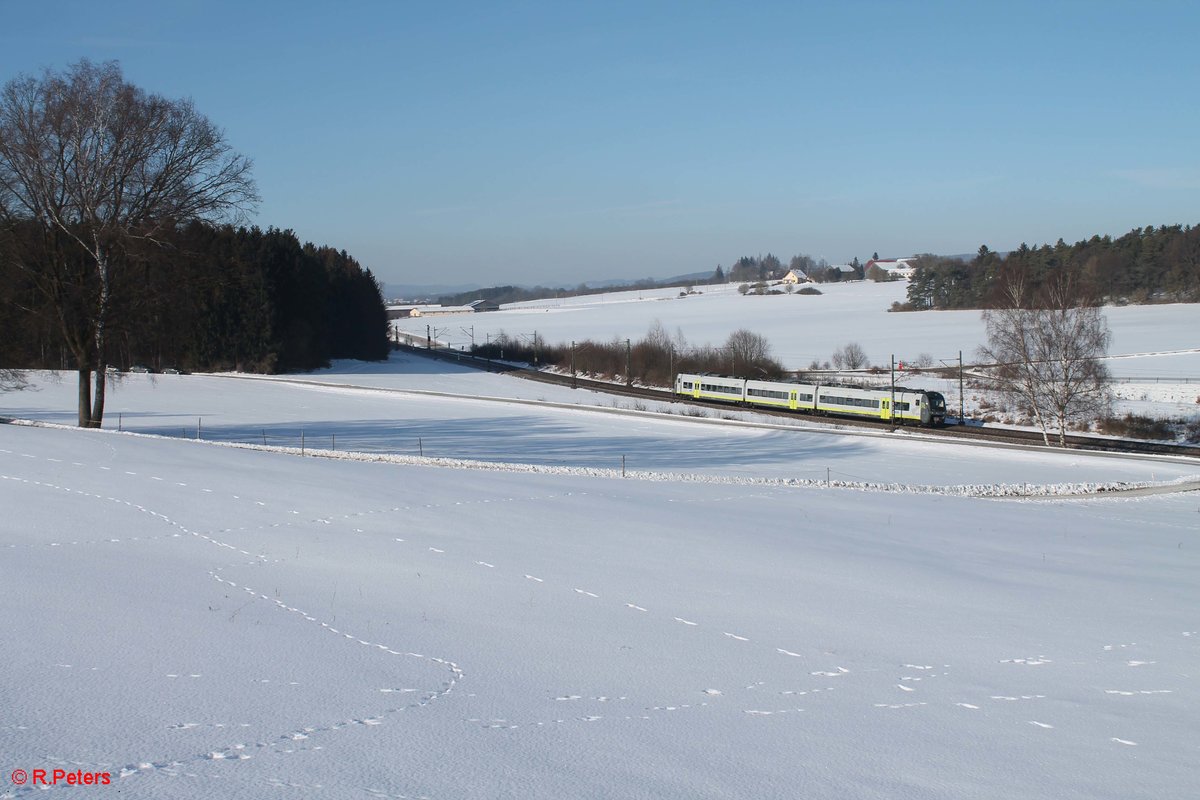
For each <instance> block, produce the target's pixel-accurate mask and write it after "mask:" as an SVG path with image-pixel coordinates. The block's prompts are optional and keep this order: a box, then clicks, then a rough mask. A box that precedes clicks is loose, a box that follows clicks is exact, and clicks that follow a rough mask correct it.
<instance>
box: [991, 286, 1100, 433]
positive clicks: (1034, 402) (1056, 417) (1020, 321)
mask: <svg viewBox="0 0 1200 800" xmlns="http://www.w3.org/2000/svg"><path fill="white" fill-rule="evenodd" d="M1007 281H1008V283H1007V284H1006V285H1005V287H1004V295H1003V297H1004V301H1003V305H1002V307H1000V308H996V309H991V310H988V311H985V312H983V322H984V325H985V326H986V328H987V338H988V343H987V345H985V346H983V347H981V348H980V350H979V355H980V358H981V359H982V360H983V361H985V362H990V363H992V364H993V365H994V366H993V367H992V368H991V369H992V383H993V385H994V386H995V388H997V389H999V390H1000V391H1003V392H1005V393H1006V394H1008V395H1010V396H1012V397H1015V398H1017V399H1018V400H1019V401H1020V403H1021V404H1022V405H1023V406H1025V407H1026V408H1028V409H1029V411H1030V413H1031V414H1032V415H1033V417H1034V420H1035V421H1036V422H1037V424H1038V427H1039V428H1041V431H1042V441H1043V442H1045V443H1046V444H1047V445H1049V444H1050V431H1051V430H1052V429H1056V430H1057V431H1058V443H1059V445H1060V446H1062V447H1066V446H1067V439H1066V437H1067V428H1068V426H1069V425H1070V423H1071V422H1075V421H1079V420H1094V419H1098V418H1099V417H1101V416H1103V415H1105V414H1107V413H1108V411H1109V409H1110V408H1111V405H1112V395H1111V390H1110V388H1109V372H1108V368H1107V367H1106V366H1105V364H1104V362H1103V360H1102V359H1103V358H1104V356H1105V355H1107V353H1108V344H1109V341H1110V338H1111V336H1110V334H1109V330H1108V323H1107V322H1106V320H1105V319H1104V315H1103V314H1102V313H1101V312H1100V309H1099V308H1098V307H1096V306H1084V305H1079V304H1077V302H1076V300H1075V299H1074V297H1073V293H1072V291H1071V287H1070V285H1069V283H1066V282H1059V283H1056V284H1053V285H1052V286H1051V287H1050V288H1049V289H1048V290H1047V292H1046V294H1045V296H1044V297H1043V298H1042V299H1041V301H1040V302H1038V303H1026V302H1025V301H1024V294H1025V292H1024V282H1023V281H1022V280H1021V278H1020V277H1019V276H1008V278H1007ZM1028 305H1032V306H1034V307H1027V306H1028Z"/></svg>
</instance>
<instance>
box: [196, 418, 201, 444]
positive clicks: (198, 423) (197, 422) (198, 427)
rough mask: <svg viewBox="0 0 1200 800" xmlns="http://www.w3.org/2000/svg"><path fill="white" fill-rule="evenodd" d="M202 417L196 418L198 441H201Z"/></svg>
mask: <svg viewBox="0 0 1200 800" xmlns="http://www.w3.org/2000/svg"><path fill="white" fill-rule="evenodd" d="M200 419H201V418H200V417H196V440H197V441H199V439H200Z"/></svg>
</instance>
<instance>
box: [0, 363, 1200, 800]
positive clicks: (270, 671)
mask: <svg viewBox="0 0 1200 800" xmlns="http://www.w3.org/2000/svg"><path fill="white" fill-rule="evenodd" d="M397 367H399V369H397ZM306 377H307V378H308V379H309V380H320V381H322V382H325V383H339V382H340V383H342V384H347V383H351V384H355V385H358V386H370V385H374V386H376V387H382V388H385V389H388V390H390V391H378V390H372V389H369V388H361V389H359V388H349V387H347V386H345V385H343V386H341V387H337V386H332V387H331V386H301V385H297V384H295V383H292V382H288V381H281V380H242V379H237V378H230V377H209V376H158V377H156V378H153V379H152V378H151V377H149V376H129V377H128V378H127V379H126V380H125V381H123V382H122V383H121V384H119V385H118V386H117V387H116V389H115V391H114V392H113V394H112V395H111V398H110V406H109V409H110V411H109V415H110V416H109V421H110V422H114V423H115V421H116V420H117V419H120V421H121V427H122V428H125V429H126V430H128V429H136V430H139V431H145V432H155V433H160V434H167V435H169V436H175V437H179V438H160V437H148V436H138V435H131V434H129V433H128V432H126V433H118V432H115V431H110V430H106V431H79V430H71V429H60V428H54V427H28V426H19V425H11V424H9V425H0V508H3V509H4V512H5V513H4V516H3V520H2V521H0V574H2V575H3V576H4V583H5V591H4V593H3V595H2V596H3V601H2V602H3V606H2V607H0V608H2V611H3V614H2V618H3V619H4V620H5V623H4V629H3V630H4V634H3V638H2V639H0V641H2V642H3V644H4V646H5V647H4V649H5V653H6V657H5V662H6V663H5V669H4V670H3V671H2V672H0V697H3V698H4V702H3V703H2V704H0V753H3V754H4V767H5V768H4V771H3V774H2V775H0V797H25V796H29V795H32V794H33V793H34V792H35V791H36V790H35V789H33V788H31V787H30V786H29V785H28V784H25V785H17V784H15V783H13V782H12V778H11V777H9V776H10V775H11V773H12V771H14V770H26V771H27V772H28V773H30V774H33V771H34V770H35V769H45V770H48V771H52V770H54V769H56V768H57V769H62V770H63V771H64V772H74V771H76V770H83V771H86V772H95V773H104V772H107V773H109V774H110V776H111V780H112V782H113V784H114V785H110V786H99V787H95V786H89V787H82V788H78V789H76V788H68V787H61V786H60V787H58V788H56V790H55V793H56V794H63V795H64V796H68V797H74V796H79V797H95V796H103V795H104V794H107V793H115V792H119V793H120V795H121V796H123V797H136V798H207V797H216V796H219V797H228V798H261V797H264V796H271V797H306V798H307V797H329V798H341V797H346V798H355V797H363V798H372V797H377V798H379V797H397V798H398V797H430V798H494V797H530V798H563V797H613V798H617V797H620V798H704V797H714V798H715V797H755V798H795V797H847V798H850V797H853V798H864V797H865V798H963V797H971V798H1011V797H1014V796H1021V797H1036V798H1056V799H1057V798H1089V799H1090V798H1121V799H1122V800H1124V799H1125V798H1137V797H1144V798H1156V800H1157V799H1160V798H1168V799H1169V798H1180V799H1182V798H1190V797H1192V796H1194V792H1195V785H1196V783H1195V768H1194V765H1195V763H1196V759H1197V757H1198V756H1200V728H1198V727H1197V726H1196V723H1195V712H1196V708H1197V703H1198V701H1200V680H1198V678H1200V624H1198V623H1200V620H1198V619H1197V615H1196V609H1197V608H1200V581H1197V580H1196V576H1197V570H1198V568H1200V540H1198V538H1197V532H1198V530H1200V524H1198V522H1197V520H1200V501H1198V499H1197V494H1196V493H1195V492H1191V493H1176V494H1162V495H1155V496H1149V497H1136V498H1133V497H1128V498H1107V499H1086V500H1078V499H1077V500H1069V501H1064V500H1023V501H1022V500H994V499H981V498H975V497H954V496H949V495H947V494H916V493H909V492H905V491H865V490H862V489H845V488H824V487H821V486H811V485H808V486H788V485H778V484H777V483H773V482H772V481H771V480H769V479H771V478H775V477H780V476H789V475H790V476H795V477H806V476H807V475H809V474H811V473H816V477H818V478H823V477H824V474H825V468H826V466H830V467H831V469H833V470H835V472H834V474H833V478H834V479H835V480H837V479H839V478H841V479H842V480H847V481H850V480H851V478H852V477H859V478H863V479H866V480H868V481H876V480H877V479H881V478H882V479H884V480H885V481H887V482H891V483H898V484H912V485H917V486H949V485H958V484H964V483H995V482H1001V483H1003V482H1007V483H1020V484H1024V483H1026V482H1028V483H1033V484H1062V483H1084V482H1104V481H1147V480H1154V481H1158V482H1163V481H1167V480H1171V479H1176V478H1182V477H1184V476H1186V475H1188V474H1193V475H1194V474H1195V473H1196V472H1197V471H1200V470H1197V468H1196V465H1195V463H1194V462H1193V463H1192V464H1187V463H1184V462H1179V461H1176V462H1167V461H1150V460H1135V459H1114V458H1098V457H1088V456H1083V455H1081V454H1077V453H1075V454H1052V455H1051V454H1024V453H1020V452H1018V451H1009V450H991V449H986V448H980V447H963V446H947V445H934V444H929V443H924V442H921V441H918V440H915V439H914V438H913V437H911V436H907V437H862V436H842V435H838V434H830V433H820V432H813V431H795V430H777V429H770V428H754V427H745V426H736V425H730V424H727V423H724V421H722V420H714V419H709V420H707V421H697V420H692V419H688V418H682V417H658V416H652V415H650V414H641V413H633V414H629V413H627V412H628V411H629V409H624V410H622V412H623V413H619V414H618V413H615V412H617V411H618V409H613V408H612V407H611V404H609V407H608V408H607V409H605V410H603V411H600V410H588V409H585V408H567V407H559V406H552V405H551V402H563V403H564V404H569V403H572V402H578V401H579V397H578V396H577V395H578V393H571V392H570V390H566V389H553V388H552V387H542V386H536V387H531V386H530V385H529V384H526V383H524V382H520V381H516V380H515V379H510V378H503V377H499V376H491V375H480V374H479V373H468V372H464V371H459V370H456V369H453V368H451V367H450V366H449V365H427V366H426V367H425V368H424V372H423V374H421V373H420V372H418V371H417V369H416V365H415V364H413V363H409V362H405V361H402V362H398V363H397V364H393V365H392V366H391V367H390V368H389V367H386V366H375V367H364V368H362V369H358V370H351V369H347V368H346V367H345V365H343V367H342V369H340V370H339V371H337V372H333V371H330V372H326V373H324V374H321V375H313V376H306ZM421 390H427V391H454V392H467V393H470V394H472V395H476V397H471V398H464V399H450V398H446V397H440V396H436V395H429V394H420V393H418V392H419V391H421ZM73 391H74V388H73V386H72V384H71V382H70V379H69V378H68V380H66V381H64V382H63V383H61V384H58V385H55V384H53V383H49V384H48V383H46V382H45V381H42V382H41V388H40V391H38V392H36V393H28V392H26V393H21V394H15V395H6V396H4V398H3V403H4V408H3V409H2V411H0V413H4V414H6V415H10V416H12V415H17V416H23V417H33V418H40V419H42V420H45V421H65V422H70V421H71V418H72V411H71V408H72V402H73ZM529 392H532V393H534V395H533V396H529V394H527V393H529ZM522 395H524V397H525V399H527V400H531V401H532V403H520V402H514V401H513V398H518V399H519V398H520V397H521V396H522ZM485 397H493V398H501V399H500V400H496V399H490V400H489V399H483V398H485ZM538 397H543V398H544V401H539V399H538ZM198 417H199V418H201V428H202V430H201V434H202V436H204V437H206V438H207V437H212V438H214V439H218V440H221V441H226V442H228V441H232V440H246V441H253V439H254V436H255V434H260V435H261V433H262V432H263V431H266V433H267V438H268V443H269V444H295V442H294V440H288V439H287V437H288V436H289V435H290V434H289V433H288V431H295V430H296V429H297V428H303V429H304V430H305V431H306V436H307V437H308V442H309V444H308V446H309V447H310V448H311V447H324V446H325V445H324V443H322V442H320V441H319V440H320V439H322V438H324V437H326V436H331V437H332V436H336V439H337V443H338V449H339V450H341V449H345V448H348V447H352V446H355V447H357V446H360V445H361V446H362V449H373V450H374V452H390V453H401V454H404V455H409V456H411V455H412V454H413V448H412V446H411V439H413V438H414V437H419V438H420V439H421V441H422V443H423V445H424V446H426V447H428V448H429V449H430V450H432V451H433V452H432V453H430V452H427V453H426V455H435V456H449V457H461V458H475V459H482V460H485V461H492V462H521V463H531V464H540V465H542V466H543V467H544V471H542V472H517V471H513V469H512V468H506V467H503V466H501V465H500V464H498V463H497V465H496V466H495V467H494V468H488V467H487V466H486V465H483V466H482V468H480V467H478V466H477V467H475V468H470V469H468V468H466V467H465V465H464V466H463V467H457V466H454V465H453V463H450V462H443V463H441V464H440V465H434V464H427V463H423V462H420V460H419V459H416V460H415V461H416V462H417V463H411V464H397V463H363V462H356V461H343V460H333V459H327V458H310V457H300V456H298V455H293V454H288V453H285V452H276V451H269V450H251V449H244V448H232V447H228V446H219V445H217V444H212V443H208V442H196V441H185V440H183V439H182V437H183V435H184V434H185V433H187V434H190V435H192V436H194V434H195V424H196V418H198ZM330 444H332V442H331V443H330ZM619 455H625V456H626V457H627V460H628V461H629V462H630V467H631V471H630V472H629V474H628V476H627V477H625V478H621V477H620V472H619V468H618V467H617V465H616V457H617V456H619ZM582 467H592V468H595V467H603V468H605V471H603V472H595V471H594V470H593V472H592V473H591V474H586V473H585V471H584V470H583V469H581V468H582ZM634 470H637V471H636V472H635V471H634ZM641 470H652V471H654V472H656V473H668V472H669V473H684V474H685V475H686V477H687V479H665V480H664V479H662V477H663V476H662V475H661V474H658V475H655V476H645V475H642V474H641V472H640V471H641ZM838 471H840V472H842V473H844V475H843V476H839V475H838V474H837V472H838ZM845 475H849V476H851V477H845ZM651 477H653V478H655V479H653V480H651V479H648V478H651ZM735 479H736V480H735Z"/></svg>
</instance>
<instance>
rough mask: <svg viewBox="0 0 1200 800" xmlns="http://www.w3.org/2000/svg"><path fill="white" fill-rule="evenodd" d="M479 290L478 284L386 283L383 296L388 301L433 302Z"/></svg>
mask: <svg viewBox="0 0 1200 800" xmlns="http://www.w3.org/2000/svg"><path fill="white" fill-rule="evenodd" d="M479 288H481V287H480V285H479V284H478V283H461V284H441V283H426V284H419V283H385V284H384V285H383V296H384V297H385V298H387V299H388V300H432V299H433V298H436V297H439V296H440V295H445V294H461V293H462V292H473V291H475V290H476V289H479Z"/></svg>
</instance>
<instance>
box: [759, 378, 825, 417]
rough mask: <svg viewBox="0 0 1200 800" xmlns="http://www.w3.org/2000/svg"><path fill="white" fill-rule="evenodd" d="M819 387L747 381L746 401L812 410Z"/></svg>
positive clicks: (775, 406)
mask: <svg viewBox="0 0 1200 800" xmlns="http://www.w3.org/2000/svg"><path fill="white" fill-rule="evenodd" d="M816 394H817V387H816V386H815V385H814V384H807V383H784V382H780V381H746V402H747V403H748V404H750V405H753V406H768V407H770V408H786V409H788V410H789V411H812V410H813V401H814V400H815V399H816Z"/></svg>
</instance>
